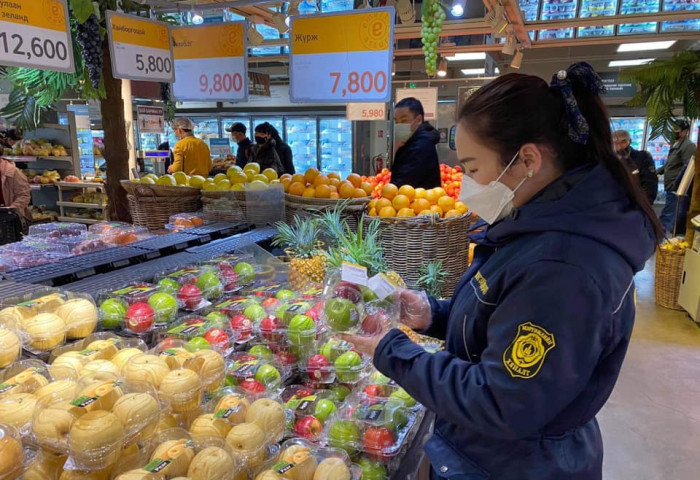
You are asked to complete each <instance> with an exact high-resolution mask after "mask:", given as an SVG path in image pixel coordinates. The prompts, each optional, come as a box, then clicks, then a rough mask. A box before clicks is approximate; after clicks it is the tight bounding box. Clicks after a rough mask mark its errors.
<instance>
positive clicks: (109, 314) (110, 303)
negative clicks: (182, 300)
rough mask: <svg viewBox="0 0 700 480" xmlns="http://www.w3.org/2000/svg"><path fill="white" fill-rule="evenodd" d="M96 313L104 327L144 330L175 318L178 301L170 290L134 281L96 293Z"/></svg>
mask: <svg viewBox="0 0 700 480" xmlns="http://www.w3.org/2000/svg"><path fill="white" fill-rule="evenodd" d="M98 304H99V307H98V314H99V321H100V327H101V328H102V329H103V330H119V329H122V328H127V329H129V330H130V331H132V332H134V333H145V332H149V331H151V330H152V329H153V328H154V327H158V326H164V325H167V324H169V323H171V322H173V321H174V320H175V319H176V318H177V313H178V308H179V305H178V301H177V299H176V297H175V296H174V295H173V294H172V293H171V292H169V291H164V290H163V289H161V288H158V287H156V286H155V285H153V284H150V283H145V282H134V283H130V284H128V285H125V286H123V287H121V288H118V289H116V290H112V291H109V292H105V293H102V294H100V295H99V296H98Z"/></svg>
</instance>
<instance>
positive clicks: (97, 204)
mask: <svg viewBox="0 0 700 480" xmlns="http://www.w3.org/2000/svg"><path fill="white" fill-rule="evenodd" d="M56 185H57V186H58V201H57V202H56V205H58V207H59V209H60V217H59V220H61V221H66V222H78V223H86V224H93V223H97V222H101V221H104V220H106V212H107V194H106V193H105V185H104V184H103V183H98V182H57V183H56ZM71 209H76V210H82V211H83V213H82V214H80V215H71V212H72V210H71ZM85 211H87V213H89V215H88V214H86V212H85Z"/></svg>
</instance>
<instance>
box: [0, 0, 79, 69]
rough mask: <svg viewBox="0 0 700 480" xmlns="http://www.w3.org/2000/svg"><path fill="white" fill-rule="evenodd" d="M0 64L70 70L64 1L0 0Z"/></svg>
mask: <svg viewBox="0 0 700 480" xmlns="http://www.w3.org/2000/svg"><path fill="white" fill-rule="evenodd" d="M0 65H13V66H16V67H30V68H38V69H40V70H55V71H57V72H68V73H73V72H74V71H75V67H74V64H73V43H72V42H71V36H70V28H69V26H68V9H67V7H66V1H65V0H41V1H38V0H37V1H26V0H3V1H0Z"/></svg>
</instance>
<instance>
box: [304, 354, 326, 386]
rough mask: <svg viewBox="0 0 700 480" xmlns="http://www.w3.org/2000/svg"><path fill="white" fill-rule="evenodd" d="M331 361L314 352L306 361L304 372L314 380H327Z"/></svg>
mask: <svg viewBox="0 0 700 480" xmlns="http://www.w3.org/2000/svg"><path fill="white" fill-rule="evenodd" d="M330 367H331V362H330V361H328V359H327V358H326V357H324V356H323V355H321V354H320V353H319V354H316V355H313V356H312V357H311V358H309V361H308V362H306V372H307V374H308V375H309V378H310V379H312V380H315V381H317V382H318V381H322V380H328V379H329V378H330V377H331V368H330Z"/></svg>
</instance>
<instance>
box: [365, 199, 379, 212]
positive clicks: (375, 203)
mask: <svg viewBox="0 0 700 480" xmlns="http://www.w3.org/2000/svg"><path fill="white" fill-rule="evenodd" d="M376 206H377V199H376V198H373V199H372V200H370V201H369V204H367V208H368V209H369V210H372V209H373V208H374V207H376Z"/></svg>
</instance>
